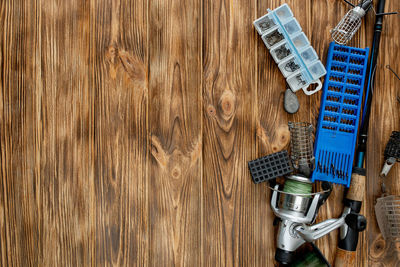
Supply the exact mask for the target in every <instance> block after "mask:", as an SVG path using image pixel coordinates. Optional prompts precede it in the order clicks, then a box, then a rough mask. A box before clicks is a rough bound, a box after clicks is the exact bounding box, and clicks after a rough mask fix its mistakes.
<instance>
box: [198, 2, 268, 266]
mask: <svg viewBox="0 0 400 267" xmlns="http://www.w3.org/2000/svg"><path fill="white" fill-rule="evenodd" d="M203 14H204V15H203V16H204V21H203V38H204V41H203V51H204V54H203V59H204V62H203V68H204V78H203V79H204V84H203V102H204V103H203V106H204V118H203V121H204V134H203V141H204V149H203V153H204V162H203V175H204V176H203V185H202V186H203V209H204V214H205V215H206V214H207V215H206V216H204V231H203V242H202V244H203V246H204V247H203V251H204V257H205V258H204V265H207V266H214V265H218V266H233V265H244V266H253V265H260V264H265V263H266V262H267V261H266V257H265V256H264V252H262V251H265V250H264V248H263V247H260V246H259V245H260V244H262V243H263V242H264V240H263V239H264V236H263V235H262V234H263V233H264V231H263V226H264V225H263V222H265V221H264V220H262V219H261V218H263V213H264V212H267V211H266V210H265V209H264V208H267V207H266V205H264V204H263V203H262V202H261V201H260V200H265V197H264V196H263V194H262V193H261V192H262V190H260V189H259V188H257V187H256V186H255V185H253V184H252V182H251V179H250V175H249V172H248V170H247V161H248V160H251V159H253V158H255V157H256V145H255V144H256V133H255V130H256V124H255V121H256V120H255V119H256V116H255V114H256V105H255V104H256V98H257V94H256V92H257V91H256V83H255V77H256V76H255V75H256V73H255V70H256V69H255V66H256V65H255V60H256V54H255V41H254V38H256V35H255V32H254V29H253V28H252V27H251V22H252V20H253V19H254V18H255V16H256V14H255V2H254V1H205V2H204V8H203ZM266 242H268V241H266Z"/></svg>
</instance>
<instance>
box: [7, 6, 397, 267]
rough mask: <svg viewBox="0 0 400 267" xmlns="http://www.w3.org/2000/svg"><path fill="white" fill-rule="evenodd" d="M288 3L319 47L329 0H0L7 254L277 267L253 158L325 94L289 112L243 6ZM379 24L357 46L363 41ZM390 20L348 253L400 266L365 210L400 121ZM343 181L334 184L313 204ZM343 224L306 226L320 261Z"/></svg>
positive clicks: (334, 208)
mask: <svg viewBox="0 0 400 267" xmlns="http://www.w3.org/2000/svg"><path fill="white" fill-rule="evenodd" d="M285 2H286V3H288V4H289V5H290V6H291V8H292V10H293V12H294V14H295V17H296V18H297V19H298V21H299V22H300V24H301V26H302V28H303V30H304V32H305V33H306V34H307V36H308V37H309V39H310V41H311V43H312V45H313V46H314V47H315V49H316V51H317V52H318V54H319V55H320V57H321V59H322V60H323V61H324V62H325V60H326V53H327V49H328V45H329V42H330V34H329V30H330V29H331V28H333V27H334V26H335V25H336V23H337V22H338V21H339V19H340V18H341V17H342V16H343V15H344V13H345V12H346V11H347V10H348V8H349V7H348V6H346V4H344V3H343V2H342V1H339V0H304V1H299V0H288V1H284V0H269V1H266V0H262V1H261V0H252V1H247V0H219V1H215V0H206V1H201V0H188V1H176V0H153V1H150V0H136V1H129V0H100V1H98V0H85V1H78V0H70V1H63V0H31V1H24V0H2V1H0V25H1V26H0V27H1V30H0V32H1V35H0V69H1V75H0V128H1V130H0V138H1V147H0V148H1V153H0V162H1V170H0V251H1V258H0V262H1V264H0V265H1V266H89V265H92V266H100V265H106V266H110V265H125V266H174V265H176V266H238V265H241V266H273V265H274V262H273V257H274V251H275V245H274V244H275V229H274V227H273V226H272V221H273V214H272V211H271V209H270V207H269V201H270V192H268V190H267V189H266V188H265V186H262V185H257V186H256V185H254V184H253V183H252V182H251V179H250V175H249V172H248V170H247V161H249V160H251V159H254V158H256V157H259V156H262V155H265V154H268V153H271V152H275V151H279V150H281V149H283V148H285V147H286V146H287V144H288V142H289V135H288V130H287V122H288V121H308V122H312V123H314V124H315V122H316V119H317V117H318V108H319V99H320V95H321V94H320V93H318V94H315V95H313V96H311V97H308V96H305V95H304V94H303V93H301V92H299V93H298V94H297V95H298V96H299V100H300V104H301V108H300V111H299V112H298V113H297V114H295V115H288V114H287V113H285V112H284V110H283V107H282V102H283V92H284V90H285V88H286V85H285V80H284V78H283V76H282V75H281V74H280V72H279V70H278V68H277V67H276V65H275V63H274V62H273V60H272V58H271V56H270V55H269V54H268V52H267V50H266V48H265V47H264V45H263V43H262V41H261V39H260V38H259V36H258V35H257V33H256V31H255V30H254V28H253V27H252V21H253V20H254V19H256V18H258V17H260V16H261V15H263V14H265V13H266V9H267V8H271V9H273V8H276V7H278V6H279V5H281V4H283V3H285ZM386 10H387V11H399V10H400V2H399V1H397V0H387V5H386ZM373 23H374V16H373V14H372V12H370V13H369V15H368V16H367V20H365V21H364V23H363V26H362V28H361V30H360V32H359V33H358V34H357V35H356V37H355V38H354V40H353V41H352V43H351V45H353V46H359V47H365V46H369V45H370V44H371V42H372V31H373ZM399 26H400V22H399V17H398V16H391V17H387V18H386V19H385V22H384V31H383V35H382V44H381V45H382V48H381V54H380V57H379V63H378V68H377V78H376V85H377V86H376V88H375V96H374V101H373V112H372V118H371V122H372V123H371V124H370V138H369V142H368V157H367V164H368V172H367V174H368V181H367V191H366V192H367V196H366V202H365V205H364V208H363V211H364V214H365V215H366V216H367V218H368V228H367V231H366V232H364V233H363V234H362V238H361V241H360V246H359V252H358V257H357V265H358V266H400V249H399V248H398V246H395V245H394V244H388V243H385V241H384V240H383V238H382V236H381V234H380V233H379V229H378V227H377V224H376V220H375V213H374V204H375V199H376V198H377V197H378V196H379V195H380V187H379V179H378V174H379V171H380V168H381V166H382V164H383V156H382V154H383V150H384V147H385V145H386V142H387V140H388V139H389V136H390V133H391V131H393V130H399V128H400V125H399V124H400V123H399V119H400V118H399V104H398V103H397V102H396V97H397V95H400V91H399V90H398V88H399V87H400V81H398V80H397V79H396V78H395V77H394V75H392V74H391V73H390V72H389V71H388V70H387V69H386V68H385V66H386V65H388V64H390V66H391V67H392V68H393V69H395V70H396V71H397V72H400V64H399V63H398V62H399V61H398V58H399V56H400V55H399V38H400V33H399V31H398V29H399ZM399 174H400V169H399V168H398V167H397V166H396V167H394V170H392V172H391V174H390V176H389V177H388V185H389V186H390V188H391V190H392V193H393V194H400V185H399V183H398V182H397V180H396V177H398V176H399ZM342 196H343V188H342V187H340V186H335V189H334V192H333V193H332V195H331V196H330V198H329V200H328V201H327V203H326V204H325V205H324V206H323V208H322V209H321V211H320V215H319V220H323V219H326V218H332V217H336V216H339V215H340V213H341V210H342V204H341V199H342ZM337 235H338V233H337V232H334V233H332V234H330V235H328V236H326V237H324V238H322V239H321V240H319V241H318V242H317V245H318V246H319V247H320V248H321V250H322V251H323V253H324V254H325V255H326V257H327V258H328V260H329V261H331V262H332V261H333V259H334V253H335V248H336V243H337Z"/></svg>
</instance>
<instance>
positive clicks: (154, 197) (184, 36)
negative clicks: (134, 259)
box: [148, 0, 207, 266]
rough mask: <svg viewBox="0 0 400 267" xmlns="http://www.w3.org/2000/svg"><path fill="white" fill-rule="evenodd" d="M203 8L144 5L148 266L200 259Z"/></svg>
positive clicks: (192, 3)
mask: <svg viewBox="0 0 400 267" xmlns="http://www.w3.org/2000/svg"><path fill="white" fill-rule="evenodd" d="M201 3H202V2H201V1H198V0H189V1H185V2H179V1H174V0H168V1H164V0H157V1H150V5H149V34H150V36H149V37H150V38H149V43H150V51H149V56H150V61H149V64H150V74H149V81H150V83H149V90H150V91H149V99H150V102H149V124H150V131H149V139H150V142H151V148H150V149H151V158H150V159H149V180H148V181H149V228H150V229H149V264H150V265H151V266H174V265H176V266H200V265H201V262H202V257H203V256H204V255H203V254H202V247H201V232H202V223H201V221H202V203H201V179H202V121H201V118H202V116H201V114H202V99H201V83H202V81H201V77H202V69H201V55H202V52H201V32H202V31H201V27H202V25H201V20H202V17H201V9H202V5H201ZM205 216H207V215H205ZM204 258H207V257H206V256H204Z"/></svg>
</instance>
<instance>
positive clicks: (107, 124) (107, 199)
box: [90, 0, 148, 266]
mask: <svg viewBox="0 0 400 267" xmlns="http://www.w3.org/2000/svg"><path fill="white" fill-rule="evenodd" d="M147 5H148V3H147V1H125V0H118V1H91V5H90V14H91V18H90V19H91V20H90V22H91V51H90V52H91V55H90V62H91V67H92V73H91V86H92V87H93V88H94V90H95V100H94V101H95V104H94V105H95V115H94V116H95V149H94V155H95V181H94V183H95V192H93V193H92V194H93V195H95V202H94V207H93V208H94V209H95V211H96V213H95V217H94V218H93V220H94V221H95V225H96V227H95V229H93V231H94V233H93V236H92V238H94V239H95V247H94V248H93V249H94V250H95V259H93V263H94V265H126V266H144V265H147V260H148V224H147V222H148V212H147V211H148V208H147V184H148V179H147V177H148V176H147V166H148V163H147V161H148V136H147V131H148V119H147V118H148V36H147Z"/></svg>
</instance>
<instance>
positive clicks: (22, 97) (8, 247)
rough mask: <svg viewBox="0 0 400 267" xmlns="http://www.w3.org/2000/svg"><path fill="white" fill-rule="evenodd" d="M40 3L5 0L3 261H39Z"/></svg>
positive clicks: (1, 48)
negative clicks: (36, 114) (37, 74)
mask: <svg viewBox="0 0 400 267" xmlns="http://www.w3.org/2000/svg"><path fill="white" fill-rule="evenodd" d="M37 16H38V7H37V6H35V5H32V4H31V3H26V2H25V1H1V2H0V23H1V25H2V26H1V27H2V28H1V32H2V34H1V37H0V68H1V76H0V89H1V90H0V97H1V101H0V110H1V113H0V124H1V130H0V136H1V180H0V190H1V193H0V231H1V232H0V250H1V264H0V265H1V266H12V265H15V266H17V265H19V266H28V265H35V264H38V262H39V258H38V255H37V253H38V252H39V251H40V249H39V250H37V248H40V247H39V246H40V245H41V244H40V243H39V240H42V236H41V235H40V234H39V225H40V219H39V218H38V217H37V216H36V214H38V211H39V207H38V202H39V201H40V198H41V196H40V195H41V191H40V189H39V188H40V187H39V188H38V184H39V183H38V182H37V178H38V177H37V171H38V168H37V163H38V162H39V161H37V160H36V159H35V157H34V156H35V154H36V147H35V135H36V132H37V126H36V121H37V119H36V117H35V116H34V114H35V110H36V105H35V97H36V94H35V92H36V83H35V79H36V73H35V72H36V68H35V64H34V63H35V57H36V55H35V50H36V49H35V47H36V45H37V29H36V28H35V26H34V25H35V24H36V21H37Z"/></svg>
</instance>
